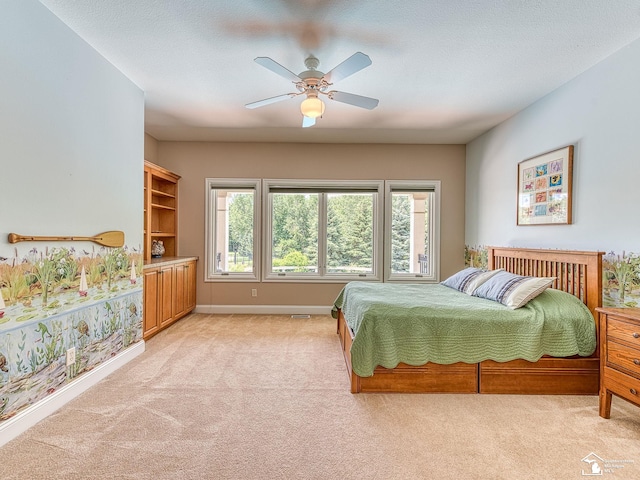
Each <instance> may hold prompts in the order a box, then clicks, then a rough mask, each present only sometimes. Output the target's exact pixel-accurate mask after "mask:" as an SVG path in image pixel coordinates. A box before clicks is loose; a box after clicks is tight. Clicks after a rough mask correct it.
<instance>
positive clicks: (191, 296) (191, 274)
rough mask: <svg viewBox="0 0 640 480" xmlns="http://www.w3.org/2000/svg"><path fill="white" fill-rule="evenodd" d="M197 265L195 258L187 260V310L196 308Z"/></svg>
mask: <svg viewBox="0 0 640 480" xmlns="http://www.w3.org/2000/svg"><path fill="white" fill-rule="evenodd" d="M197 271H198V270H197V265H196V261H195V260H191V261H189V262H187V274H186V277H187V278H186V280H187V311H188V312H190V311H191V310H193V309H194V308H196V277H197Z"/></svg>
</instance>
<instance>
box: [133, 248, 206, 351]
mask: <svg viewBox="0 0 640 480" xmlns="http://www.w3.org/2000/svg"><path fill="white" fill-rule="evenodd" d="M196 261H197V259H196V258H194V257H186V258H184V259H181V258H179V257H174V258H165V259H157V260H156V259H154V260H152V261H151V262H149V263H147V264H146V265H145V267H144V314H143V325H144V327H143V332H142V335H143V338H144V339H145V340H146V339H148V338H150V337H152V336H153V335H155V334H156V333H158V332H159V331H160V330H162V329H164V328H166V327H168V326H169V325H171V324H172V323H173V322H175V321H176V320H178V319H180V318H182V317H184V316H185V315H187V314H188V313H190V312H191V311H192V310H193V309H194V308H195V306H196V265H197V264H196Z"/></svg>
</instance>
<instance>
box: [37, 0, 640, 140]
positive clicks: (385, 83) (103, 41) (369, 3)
mask: <svg viewBox="0 0 640 480" xmlns="http://www.w3.org/2000/svg"><path fill="white" fill-rule="evenodd" d="M41 2H42V3H43V4H44V5H46V6H47V7H48V8H49V9H50V10H51V11H52V12H53V13H54V14H56V15H57V16H58V17H59V18H60V19H61V20H62V21H63V22H65V23H66V24H67V25H68V26H69V27H70V28H72V29H73V30H74V31H75V32H77V33H78V34H79V35H80V36H81V37H82V38H83V39H85V40H86V41H87V42H88V43H89V44H91V45H92V46H93V47H94V48H95V49H96V50H97V51H99V52H100V53H101V54H102V55H104V57H106V58H107V59H108V60H109V61H110V62H111V63H113V64H114V65H115V66H116V67H118V68H119V69H120V70H121V71H122V72H123V73H124V74H125V75H126V76H127V77H129V78H130V79H131V80H132V81H133V82H135V83H136V84H137V85H138V86H139V87H140V88H142V89H143V90H144V91H145V95H146V108H145V111H146V114H145V116H146V119H145V130H146V132H147V133H149V134H150V135H152V136H154V137H155V138H157V139H159V140H212V141H289V142H337V143H341V142H353V143H359V142H381V143H467V142H468V141H470V140H472V139H473V138H475V137H477V136H478V135H480V134H481V133H483V132H485V131H487V130H488V129H490V128H491V127H493V126H495V125H496V124H498V123H500V122H501V121H503V120H505V119H507V118H509V117H510V116H512V115H513V114H515V113H516V112H518V111H520V110H522V109H523V108H525V107H526V106H528V105H530V104H531V103H533V102H534V101H536V100H538V99H539V98H541V97H543V96H544V95H546V94H548V93H549V92H551V91H553V90H554V89H556V88H558V87H559V86H561V85H562V84H564V83H566V82H567V81H569V80H571V79H572V78H574V77H576V76H577V75H579V74H580V73H582V72H584V71H585V70H587V69H588V68H589V67H591V66H593V65H594V64H596V63H598V62H599V61H601V60H602V59H604V58H605V57H607V56H609V55H610V54H612V53H613V52H615V51H616V50H619V49H620V48H622V47H623V46H625V45H627V44H629V43H631V42H632V41H633V40H635V39H637V38H639V37H640V2H639V1H638V0H399V1H391V0H366V1H365V0H229V1H221V0H218V1H215V0H41ZM357 51H362V52H364V53H366V54H367V55H369V56H370V57H371V60H372V61H373V64H372V65H371V66H369V67H367V68H365V69H364V70H361V71H360V72H358V73H356V74H354V75H352V76H350V77H349V78H346V79H344V80H342V81H340V82H339V83H338V84H336V85H335V86H334V87H332V88H334V89H336V90H340V91H344V92H349V93H355V94H359V95H365V96H369V97H375V98H378V99H379V100H380V104H379V106H378V107H377V108H376V109H374V110H365V109H361V108H357V107H354V106H351V105H346V104H342V103H338V102H336V101H332V100H327V101H326V103H327V106H326V111H325V113H324V117H323V118H322V119H320V120H319V121H318V123H317V124H316V126H314V127H311V128H305V129H303V128H301V121H302V116H301V113H300V111H299V104H300V102H301V101H302V98H301V97H296V98H294V99H288V100H285V101H283V102H279V103H275V104H271V105H267V106H264V107H261V108H258V109H254V110H249V109H246V108H245V107H244V105H245V104H246V103H249V102H253V101H256V100H261V99H263V98H267V97H272V96H276V95H280V94H284V93H288V92H291V91H295V89H294V88H292V87H293V86H292V84H291V82H289V81H288V80H286V79H285V78H282V77H280V76H278V75H276V74H274V73H273V72H271V71H269V70H267V69H265V68H264V67H262V66H260V65H258V64H257V63H255V62H254V61H253V59H254V58H255V57H258V56H267V57H271V58H272V59H274V60H275V61H276V62H278V63H280V64H282V65H283V66H285V67H286V68H288V69H289V70H292V71H293V72H295V73H296V74H297V73H300V72H301V71H303V70H305V69H306V68H305V67H304V59H305V57H306V56H307V54H308V53H313V54H314V55H315V56H316V57H318V58H319V59H320V66H319V67H318V69H319V70H321V71H324V72H327V71H329V70H330V69H332V68H333V67H334V66H336V65H337V64H339V63H340V62H342V61H343V60H344V59H346V58H347V57H349V56H350V55H352V54H353V53H355V52H357Z"/></svg>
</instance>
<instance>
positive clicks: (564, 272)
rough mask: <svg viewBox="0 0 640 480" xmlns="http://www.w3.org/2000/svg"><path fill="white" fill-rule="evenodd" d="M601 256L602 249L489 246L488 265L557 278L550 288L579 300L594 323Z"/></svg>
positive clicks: (599, 297)
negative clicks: (587, 250) (587, 310)
mask: <svg viewBox="0 0 640 480" xmlns="http://www.w3.org/2000/svg"><path fill="white" fill-rule="evenodd" d="M602 255H604V252H580V251H568V250H539V249H535V248H506V247H505V248H503V247H488V262H487V266H488V268H489V269H490V270H495V269H496V268H504V269H505V270H506V271H508V272H511V273H515V274H517V275H528V276H532V277H556V280H555V281H554V282H553V285H552V288H555V289H557V290H562V291H564V292H567V293H570V294H571V295H574V296H576V297H578V298H579V299H580V300H582V302H583V303H584V304H585V305H586V306H587V307H588V308H589V310H591V313H592V314H593V318H594V319H596V326H597V323H598V322H597V318H598V314H597V312H596V307H600V306H602Z"/></svg>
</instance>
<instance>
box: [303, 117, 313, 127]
mask: <svg viewBox="0 0 640 480" xmlns="http://www.w3.org/2000/svg"><path fill="white" fill-rule="evenodd" d="M315 124H316V119H315V118H311V117H307V116H305V115H303V116H302V128H307V127H313V126H314V125H315Z"/></svg>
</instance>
